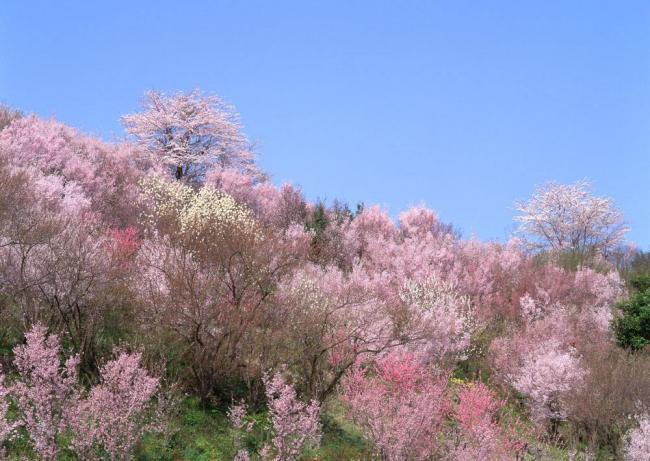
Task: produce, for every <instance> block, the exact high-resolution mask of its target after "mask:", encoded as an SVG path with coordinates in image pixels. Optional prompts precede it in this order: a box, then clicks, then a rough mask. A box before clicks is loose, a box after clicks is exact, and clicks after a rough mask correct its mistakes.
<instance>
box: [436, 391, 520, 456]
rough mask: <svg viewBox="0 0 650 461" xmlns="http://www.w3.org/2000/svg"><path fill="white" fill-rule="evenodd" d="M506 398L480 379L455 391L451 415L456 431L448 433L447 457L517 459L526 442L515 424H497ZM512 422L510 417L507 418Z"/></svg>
mask: <svg viewBox="0 0 650 461" xmlns="http://www.w3.org/2000/svg"><path fill="white" fill-rule="evenodd" d="M504 405H505V401H502V400H499V399H497V397H496V395H495V393H494V392H493V391H492V390H490V389H489V388H488V387H487V386H486V385H485V384H483V383H481V382H477V383H468V384H467V385H464V386H463V387H462V388H461V389H460V391H459V392H458V404H457V405H456V407H455V409H454V414H453V418H454V420H455V421H456V423H457V429H458V430H457V431H456V433H454V434H451V435H450V436H448V437H447V440H448V444H449V453H448V454H447V457H448V459H450V460H451V459H453V460H458V461H463V460H466V461H471V460H478V459H480V460H489V461H501V460H504V461H505V460H513V461H514V460H518V459H520V457H519V456H520V454H521V452H522V451H523V449H524V448H525V446H526V444H525V443H524V442H523V441H522V440H521V435H519V434H517V433H516V430H517V428H516V427H515V426H510V428H509V429H504V428H502V427H501V426H500V424H499V421H498V418H499V412H500V411H501V409H502V408H503V406H504ZM508 423H509V424H512V422H511V421H509V422H508Z"/></svg>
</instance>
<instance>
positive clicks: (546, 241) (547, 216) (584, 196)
mask: <svg viewBox="0 0 650 461" xmlns="http://www.w3.org/2000/svg"><path fill="white" fill-rule="evenodd" d="M516 207H517V210H518V211H519V213H520V214H519V216H517V217H516V218H515V219H516V221H518V222H519V223H520V227H519V230H518V231H519V232H520V233H521V234H522V235H524V236H525V237H526V243H527V244H528V245H529V246H530V247H531V248H535V249H541V250H546V251H550V252H552V253H557V254H569V255H572V256H574V257H575V258H576V260H577V263H578V264H583V263H584V262H586V261H587V260H588V259H589V258H590V257H593V256H596V255H603V256H607V254H608V253H609V252H611V251H612V250H613V249H614V248H616V247H617V246H618V245H620V243H621V242H622V240H623V236H624V235H625V232H627V230H628V229H627V228H626V227H625V224H624V222H623V216H622V214H621V212H620V211H619V210H618V209H617V208H616V207H615V205H614V203H613V201H612V200H611V199H610V198H607V197H595V196H593V195H592V194H591V187H590V184H589V183H588V182H586V181H579V182H577V183H576V184H572V185H561V184H554V183H549V184H546V185H544V186H542V187H540V188H539V189H538V190H537V191H536V193H535V194H534V195H533V196H532V197H531V199H530V200H529V201H527V202H517V204H516Z"/></svg>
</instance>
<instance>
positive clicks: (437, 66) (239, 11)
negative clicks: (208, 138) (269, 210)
mask: <svg viewBox="0 0 650 461" xmlns="http://www.w3.org/2000/svg"><path fill="white" fill-rule="evenodd" d="M149 88H154V89H158V90H163V91H175V90H189V89H193V88H201V89H203V90H204V91H207V92H214V93H217V94H219V95H221V96H222V97H223V98H224V99H226V100H227V101H228V102H230V103H232V104H234V105H235V106H236V107H237V109H238V111H239V112H240V113H241V115H242V119H243V122H244V124H245V130H246V133H247V134H248V136H249V137H250V138H251V139H253V140H254V141H256V142H257V145H258V151H259V155H260V163H261V165H262V167H263V168H265V169H266V170H267V171H269V172H270V173H271V174H272V175H273V178H274V181H275V182H276V183H280V182H283V181H290V182H293V183H296V184H299V185H301V186H302V188H303V191H304V192H305V194H306V195H307V197H309V198H311V199H314V198H317V197H320V198H325V199H328V200H331V199H334V198H339V199H343V200H346V201H349V202H350V203H351V204H354V203H356V202H358V201H363V202H365V203H367V204H368V203H380V204H383V205H385V206H386V207H387V208H388V209H389V211H390V212H391V213H392V214H393V215H395V214H397V213H398V212H399V211H400V210H401V209H403V208H405V207H407V206H409V205H413V204H420V203H425V204H427V205H428V206H430V207H431V208H433V209H435V210H436V211H437V212H438V213H439V215H440V216H441V218H442V219H443V220H445V221H450V222H453V223H454V224H455V225H456V226H458V227H459V228H460V229H461V230H462V231H463V234H464V235H465V236H470V235H476V236H478V237H480V238H483V239H499V240H503V239H504V238H506V237H507V236H508V235H509V233H510V232H511V231H512V230H513V224H512V217H513V215H514V210H513V205H512V204H513V202H514V201H515V200H516V199H518V198H519V199H521V198H526V197H528V196H530V194H531V193H532V192H533V190H534V187H535V186H536V185H538V184H541V183H544V182H546V181H549V180H555V181H558V182H574V181H576V180H579V179H583V178H587V179H590V180H591V181H592V182H593V184H594V188H595V191H596V193H598V194H600V195H608V196H611V197H613V198H614V199H615V201H616V203H617V204H618V205H619V206H620V208H621V209H622V210H623V212H624V213H625V216H626V218H627V220H628V221H629V224H630V226H631V228H632V231H631V232H630V233H629V239H630V240H632V241H634V242H636V243H637V244H639V245H640V246H641V247H642V248H644V249H650V2H647V1H638V2H634V1H611V2H604V1H545V2H520V1H512V2H505V1H490V2H464V1H448V2H441V1H420V2H415V1H413V2H408V1H404V2H402V1H399V2H398V1H393V2H382V1H366V2H361V1H353V0H349V1H340V2H305V1H296V2H284V1H273V2H270V1H266V2H261V1H260V2H252V1H203V2H193V1H183V2H180V1H178V2H166V1H155V2H154V1H151V2H146V1H138V2H135V1H128V2H127V1H124V2H119V1H110V2H108V1H104V2H100V1H97V2H82V1H77V2H66V1H57V2H51V1H41V2H39V1H22V0H8V1H7V2H3V6H2V7H1V8H0V100H2V101H3V102H5V103H8V104H10V105H13V106H16V107H18V108H21V109H23V110H24V111H27V112H36V113H38V114H40V115H42V116H55V117H56V118H58V119H60V120H62V121H64V122H66V123H68V124H70V125H73V126H76V127H79V128H81V129H83V130H85V131H88V132H91V133H94V134H98V135H101V136H102V137H104V138H107V139H113V138H119V137H121V136H123V131H122V129H121V126H120V124H119V116H120V115H121V114H124V113H128V112H132V111H134V110H136V109H137V106H138V102H139V99H140V98H141V96H142V93H143V92H144V91H145V90H147V89H149Z"/></svg>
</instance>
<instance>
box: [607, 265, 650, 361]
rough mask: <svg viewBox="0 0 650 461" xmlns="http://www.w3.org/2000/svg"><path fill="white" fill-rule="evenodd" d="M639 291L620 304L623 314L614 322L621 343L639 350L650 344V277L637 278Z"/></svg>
mask: <svg viewBox="0 0 650 461" xmlns="http://www.w3.org/2000/svg"><path fill="white" fill-rule="evenodd" d="M635 280H636V282H637V283H636V285H633V287H634V288H635V289H636V290H639V289H641V288H645V289H644V290H643V291H637V292H636V293H635V294H633V295H632V297H631V298H630V299H628V300H626V301H623V302H622V303H620V304H619V306H618V307H619V309H621V311H622V312H623V316H622V317H619V318H618V319H616V320H615V322H614V331H615V333H616V339H617V341H618V343H619V345H621V346H623V347H629V348H632V349H634V350H639V349H642V348H644V347H645V346H647V345H648V344H650V285H649V284H650V277H648V275H647V274H646V275H645V276H644V277H638V278H636V279H635Z"/></svg>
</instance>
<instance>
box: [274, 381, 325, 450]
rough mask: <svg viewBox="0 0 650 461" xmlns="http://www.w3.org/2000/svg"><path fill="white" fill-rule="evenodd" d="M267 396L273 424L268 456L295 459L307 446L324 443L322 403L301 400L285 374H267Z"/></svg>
mask: <svg viewBox="0 0 650 461" xmlns="http://www.w3.org/2000/svg"><path fill="white" fill-rule="evenodd" d="M264 385H265V387H266V399H267V404H268V407H269V418H270V420H271V424H272V426H273V439H272V440H271V447H269V446H267V447H264V448H263V453H264V454H265V456H264V457H265V459H272V460H273V461H294V460H296V459H298V456H299V455H300V453H301V452H302V450H303V449H304V447H305V446H315V447H317V446H318V445H319V444H320V439H321V426H320V404H319V403H318V402H317V401H315V400H312V401H311V402H310V403H309V405H307V404H305V403H303V402H301V401H300V400H298V397H297V395H296V391H295V389H294V388H293V386H291V385H290V384H287V382H286V381H285V380H284V378H283V377H282V375H281V374H279V373H276V374H274V375H273V376H270V375H265V377H264Z"/></svg>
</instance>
